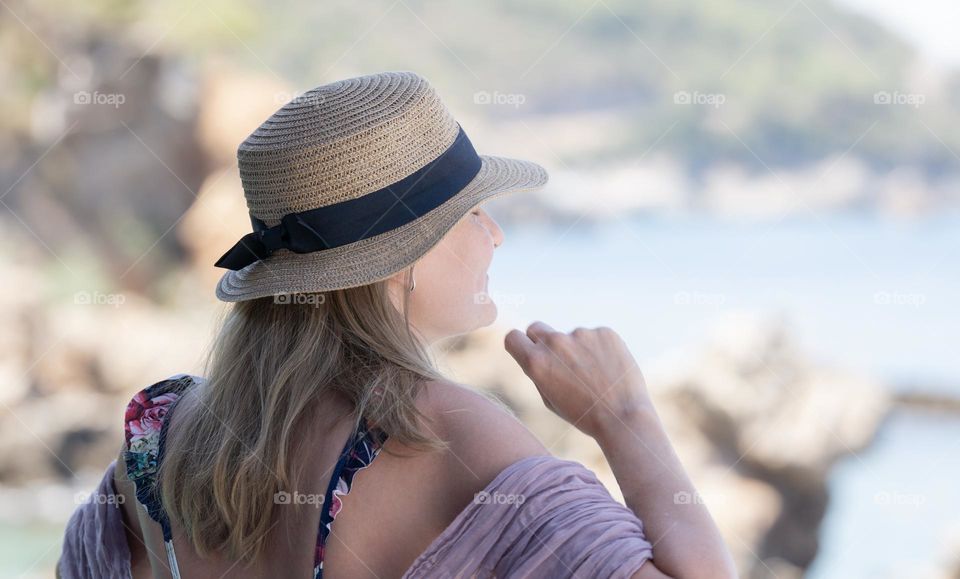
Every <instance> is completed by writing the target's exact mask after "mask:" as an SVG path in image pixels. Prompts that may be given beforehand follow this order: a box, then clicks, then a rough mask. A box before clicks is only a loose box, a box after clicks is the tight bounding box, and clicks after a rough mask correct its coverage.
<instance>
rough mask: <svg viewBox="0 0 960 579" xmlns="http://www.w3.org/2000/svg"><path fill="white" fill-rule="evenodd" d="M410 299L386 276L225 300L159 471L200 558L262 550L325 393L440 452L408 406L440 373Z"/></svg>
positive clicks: (246, 556) (298, 470) (395, 435)
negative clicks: (419, 333)
mask: <svg viewBox="0 0 960 579" xmlns="http://www.w3.org/2000/svg"><path fill="white" fill-rule="evenodd" d="M411 274H412V271H410V270H408V272H407V280H408V281H409V279H410V275H411ZM408 302H409V294H408V293H407V292H404V298H403V300H402V307H401V309H400V311H398V308H397V307H396V306H395V305H394V304H393V302H392V301H391V300H390V297H389V294H388V287H387V283H386V281H382V282H377V283H374V284H369V285H364V286H360V287H355V288H349V289H344V290H337V291H332V292H325V293H322V294H320V293H303V294H286V295H285V296H284V295H281V296H279V297H278V296H270V297H264V298H259V299H253V300H248V301H241V302H237V303H235V304H232V306H230V307H229V309H228V310H227V311H226V315H225V316H224V317H223V318H222V320H221V323H220V327H219V331H218V332H217V334H216V337H215V338H214V340H213V342H212V345H211V347H210V349H209V350H208V352H207V356H206V359H205V361H204V374H205V377H206V383H205V385H204V387H203V389H202V392H201V393H199V394H197V395H198V396H199V397H200V398H199V400H198V401H197V404H192V405H190V406H189V407H190V408H192V410H190V411H185V412H181V413H179V415H177V416H175V417H174V420H175V422H176V423H177V426H176V428H175V429H173V430H172V431H171V435H170V436H169V437H168V439H167V441H166V452H165V456H164V460H163V464H162V465H161V467H160V472H159V479H160V492H161V495H162V500H163V504H164V506H165V507H166V509H167V510H168V512H169V514H170V517H171V518H172V519H173V520H174V521H176V522H177V523H178V524H179V525H180V526H181V527H182V528H183V530H184V531H185V533H186V535H187V536H188V537H189V539H190V541H191V542H192V544H193V546H194V549H195V550H196V552H197V553H198V554H199V555H200V556H209V555H212V554H215V553H219V554H222V555H226V556H228V557H229V558H231V559H234V560H240V561H245V562H247V563H252V562H253V561H254V560H255V559H257V558H258V557H259V556H260V555H261V554H262V552H263V550H264V547H265V543H266V539H267V536H268V531H269V529H270V528H271V525H272V519H273V516H274V515H275V513H274V508H276V506H277V505H276V504H275V500H274V496H275V493H277V492H278V491H281V490H286V489H291V488H295V486H294V485H295V484H296V481H299V480H301V479H300V477H301V475H302V474H303V472H304V468H305V467H306V466H307V465H306V464H298V463H303V462H304V461H297V460H295V458H294V457H295V456H296V454H297V449H298V448H299V447H298V446H297V443H298V442H299V441H301V440H302V439H304V438H305V437H304V436H303V432H304V430H302V429H308V428H310V425H309V424H307V423H308V422H309V421H310V418H311V411H312V410H315V409H316V408H317V407H318V405H321V406H322V404H323V401H324V400H325V399H328V397H330V396H340V397H342V398H343V399H345V400H348V401H349V402H351V403H352V406H353V409H354V411H355V415H354V421H355V422H354V424H355V425H356V424H357V422H358V421H359V416H364V417H366V418H367V419H369V420H372V421H373V422H375V423H376V424H377V426H379V427H380V428H381V429H383V431H384V432H386V433H387V434H388V435H389V437H390V438H391V439H396V440H397V441H399V442H401V443H403V444H404V445H406V446H409V447H413V448H423V449H428V450H430V449H437V448H441V447H443V445H444V443H443V441H441V440H438V439H437V438H436V437H434V436H430V435H425V434H423V432H422V422H421V420H423V419H424V418H425V417H424V416H423V415H422V414H421V413H420V412H419V411H418V410H417V408H416V406H415V405H414V401H415V399H416V397H417V395H418V392H419V391H420V389H421V388H422V385H423V383H424V381H427V380H432V379H440V378H442V375H441V374H440V372H439V370H438V369H437V365H436V363H435V361H434V359H433V357H432V355H431V353H430V351H429V349H428V347H427V346H425V345H423V344H422V342H420V341H419V340H418V339H417V338H416V337H415V336H414V335H413V330H412V329H411V326H410V324H409V318H408V315H407V306H408ZM174 414H177V413H174ZM298 434H299V436H298Z"/></svg>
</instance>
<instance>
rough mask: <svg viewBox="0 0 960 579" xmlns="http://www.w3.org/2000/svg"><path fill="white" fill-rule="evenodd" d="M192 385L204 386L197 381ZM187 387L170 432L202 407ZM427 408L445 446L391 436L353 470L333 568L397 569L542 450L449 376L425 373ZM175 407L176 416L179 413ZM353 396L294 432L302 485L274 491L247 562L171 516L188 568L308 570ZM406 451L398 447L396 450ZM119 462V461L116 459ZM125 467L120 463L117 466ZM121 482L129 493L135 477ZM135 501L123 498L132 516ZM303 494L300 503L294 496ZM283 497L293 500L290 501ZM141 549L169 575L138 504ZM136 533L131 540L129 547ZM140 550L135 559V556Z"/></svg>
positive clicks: (328, 564)
mask: <svg viewBox="0 0 960 579" xmlns="http://www.w3.org/2000/svg"><path fill="white" fill-rule="evenodd" d="M194 388H203V384H202V383H200V384H197V385H195V386H194ZM197 394H198V392H197V391H196V390H191V391H189V392H187V393H185V394H184V396H183V397H182V398H181V399H180V400H179V401H178V402H177V404H176V411H175V412H172V413H171V414H170V420H169V422H168V424H167V426H166V428H167V436H168V437H177V436H181V435H187V436H189V433H183V432H180V431H178V429H177V425H178V422H182V417H183V415H184V414H186V413H190V412H197V411H198V410H202V408H201V405H202V404H203V403H202V402H201V401H200V400H199V399H198V397H197ZM417 405H418V408H419V409H420V410H421V411H422V412H424V414H425V416H427V417H428V418H430V420H431V422H430V423H429V424H425V425H424V428H425V430H426V432H428V433H430V434H432V435H435V436H437V437H439V438H441V439H443V440H446V441H448V443H449V447H448V448H447V450H443V451H438V452H417V451H415V450H413V449H411V448H409V447H404V446H403V445H401V444H399V443H397V442H396V441H394V440H391V439H387V440H386V442H385V443H384V445H383V448H382V451H381V452H379V453H378V454H376V457H375V459H374V460H372V461H370V462H369V465H368V466H365V467H364V468H362V472H360V471H358V472H357V475H356V477H355V478H353V479H352V481H351V484H350V486H349V494H346V495H343V496H341V497H340V500H341V501H342V509H341V510H339V511H337V512H336V518H335V521H333V523H332V524H331V527H330V533H329V536H327V538H326V541H325V545H324V548H323V551H324V553H323V574H324V576H325V577H326V578H327V579H330V578H333V579H336V578H337V577H379V578H386V577H399V576H401V575H402V573H403V571H405V570H406V569H408V568H409V567H410V566H411V565H412V564H413V562H414V561H415V560H416V558H417V557H418V556H419V555H420V554H421V553H422V552H423V551H425V550H426V549H427V548H428V547H429V546H430V544H431V543H432V542H433V541H434V539H436V538H437V537H438V536H439V535H440V534H441V533H442V532H443V530H444V529H445V528H447V527H448V526H449V525H450V523H451V522H452V521H453V520H454V519H455V518H456V516H457V515H458V514H459V513H460V512H461V511H462V510H463V509H464V508H465V507H467V506H468V505H469V504H470V502H471V501H472V500H473V499H474V495H475V493H477V492H479V491H480V490H482V489H483V488H484V487H485V486H486V485H487V484H488V483H489V482H490V481H491V480H493V479H494V478H495V477H496V475H497V474H498V473H500V472H501V471H502V470H503V469H504V468H506V467H507V466H509V465H510V464H512V463H514V462H516V461H517V460H520V459H522V458H524V457H527V456H535V455H545V454H548V452H547V450H546V449H545V448H544V447H543V445H542V444H541V443H540V442H539V441H538V440H537V439H536V438H535V437H534V436H533V435H532V434H531V433H530V432H529V431H528V430H527V429H526V428H525V427H524V426H523V425H521V424H520V423H519V422H518V421H517V420H516V419H514V418H513V417H512V416H510V415H509V414H508V413H507V412H506V411H504V410H503V409H501V408H499V407H498V406H497V405H496V404H494V403H493V402H491V401H490V400H488V399H486V398H484V397H483V396H481V395H479V394H476V393H474V392H471V391H469V390H467V389H465V388H463V387H461V386H458V385H456V384H453V383H449V382H438V381H434V382H430V383H428V384H426V385H425V387H424V389H423V393H422V395H421V396H420V397H419V398H418V401H417ZM178 417H180V419H181V420H180V421H178ZM353 426H354V421H353V416H352V414H351V413H350V406H349V404H348V403H346V402H345V401H342V400H336V399H328V400H325V401H324V402H323V404H318V405H317V408H316V409H315V411H314V412H313V413H312V415H311V420H310V426H309V428H305V429H304V431H303V432H302V433H299V436H301V437H304V438H305V440H304V444H302V445H300V446H299V450H298V451H297V453H296V454H295V455H294V459H293V460H294V461H297V464H298V465H300V464H302V465H304V467H305V468H304V477H303V481H302V482H301V484H300V488H295V489H290V490H289V491H288V494H287V495H286V496H284V497H281V498H277V499H276V501H275V502H276V503H277V504H278V505H279V508H275V509H274V511H273V512H274V518H273V520H272V521H271V527H270V529H271V530H270V532H269V535H268V538H267V543H266V549H265V550H264V555H263V556H262V558H261V559H260V560H259V561H258V562H257V563H256V564H254V565H253V566H251V567H249V568H247V567H244V566H243V565H241V564H237V563H235V562H234V561H230V560H228V559H226V558H223V557H214V558H208V559H204V558H201V557H199V556H198V555H197V553H196V552H195V551H194V549H193V548H192V546H191V545H190V543H189V541H188V540H187V539H186V537H185V536H183V534H182V531H181V529H180V528H179V527H178V525H177V524H176V522H172V523H171V526H172V533H173V537H174V539H173V542H174V547H175V552H176V557H177V561H178V564H179V568H180V571H181V574H182V575H183V576H184V577H196V576H222V575H224V573H229V576H231V577H239V578H254V577H276V576H278V573H281V572H282V576H285V577H293V578H296V577H304V578H308V577H313V576H314V575H313V569H314V559H315V546H316V544H317V537H318V530H319V528H320V525H321V514H322V512H323V509H324V508H325V506H324V505H323V504H322V503H323V497H324V495H325V494H326V492H327V489H328V485H329V484H330V480H331V476H332V474H333V473H334V470H335V467H336V464H337V461H338V459H339V458H340V453H341V451H343V450H344V446H345V444H346V443H347V441H348V439H350V438H351V437H353V436H354V435H355V434H356V433H355V431H354V429H353ZM394 453H397V454H400V455H402V456H397V455H396V454H394ZM120 464H122V463H118V465H120ZM120 470H121V469H120V468H118V471H120ZM118 489H119V490H120V491H121V492H125V493H128V494H129V495H130V498H131V499H132V498H133V489H132V483H130V482H129V481H122V479H121V482H120V486H118ZM133 503H134V501H133V500H131V501H128V502H127V503H125V505H126V509H127V514H128V516H129V515H131V514H133V513H132V512H131V511H132V509H131V508H130V507H131V506H132V505H133ZM294 503H299V506H294ZM287 507H289V508H287ZM134 516H138V519H139V523H140V527H141V529H142V533H143V537H144V540H145V544H146V546H147V549H146V550H140V549H137V550H136V551H140V553H139V554H138V553H137V552H136V551H135V552H134V576H135V577H137V578H139V577H149V576H150V575H149V573H150V571H149V569H150V565H149V564H146V565H145V564H143V563H145V562H146V559H147V552H146V551H149V552H150V553H152V554H153V555H152V556H151V557H150V560H151V562H152V565H153V569H154V573H155V576H156V577H164V576H169V573H168V571H167V569H166V567H167V562H166V556H165V548H164V545H163V540H162V533H161V528H160V526H159V525H158V524H156V523H155V522H153V521H152V520H150V519H149V518H148V517H147V515H146V514H145V513H144V512H143V510H142V509H137V510H136V515H134ZM135 543H136V539H134V541H133V542H131V548H132V549H133V548H134V546H135ZM138 559H140V560H141V561H140V563H139V564H138V561H137V560H138Z"/></svg>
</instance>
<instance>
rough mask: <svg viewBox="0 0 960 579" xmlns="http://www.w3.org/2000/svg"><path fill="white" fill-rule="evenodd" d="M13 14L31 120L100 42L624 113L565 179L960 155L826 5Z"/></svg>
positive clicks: (891, 56) (307, 6) (13, 59)
mask: <svg viewBox="0 0 960 579" xmlns="http://www.w3.org/2000/svg"><path fill="white" fill-rule="evenodd" d="M8 6H9V9H8V10H6V11H4V12H2V14H3V18H2V21H0V26H2V30H3V40H2V48H3V49H4V53H5V55H7V56H6V60H7V66H12V67H13V71H12V72H13V73H14V74H13V75H12V76H13V78H12V80H13V83H14V87H15V91H14V92H15V94H14V95H6V96H4V97H3V99H4V101H5V102H4V103H3V104H4V105H10V106H14V107H19V108H21V109H22V108H24V107H26V106H28V104H29V97H30V96H32V95H35V94H36V93H37V92H38V91H40V90H42V88H43V86H44V85H45V84H47V83H51V82H55V81H56V79H57V77H58V75H63V74H64V73H63V71H62V70H61V69H62V68H63V66H62V65H59V64H58V62H57V60H56V59H55V58H53V55H54V54H57V55H62V54H66V55H70V54H72V53H75V52H79V53H85V54H92V53H95V50H96V49H95V45H96V44H97V43H98V42H101V40H98V39H103V38H111V37H113V38H120V39H122V41H124V42H129V43H131V44H133V45H135V46H138V49H139V50H142V51H143V52H162V53H167V54H174V55H180V56H182V57H183V58H186V59H202V58H206V57H209V56H212V55H214V54H219V55H224V56H227V57H228V58H230V59H232V60H235V61H238V62H241V63H243V64H244V65H246V66H248V67H250V68H252V69H255V70H260V71H262V72H264V73H265V74H269V75H273V76H275V77H277V78H282V79H286V80H288V81H290V82H292V83H293V84H294V85H295V86H297V87H299V88H301V89H304V88H309V87H311V86H315V85H317V84H321V83H323V82H329V81H331V80H334V79H336V78H342V77H343V76H344V75H348V74H361V73H364V72H371V71H374V70H389V69H409V70H416V71H418V72H420V73H422V74H424V75H425V76H427V77H428V78H431V79H432V80H435V81H436V82H437V83H438V84H440V83H442V84H443V85H444V91H445V94H450V96H451V97H452V98H455V99H456V100H457V102H458V103H469V102H470V98H471V95H472V94H473V93H475V92H476V91H478V90H499V91H501V92H509V93H521V94H523V95H524V96H525V97H526V102H525V104H524V106H523V107H522V110H518V111H514V110H503V109H504V108H509V107H501V108H499V109H498V110H492V109H493V108H494V107H490V109H491V110H485V111H480V112H479V114H485V115H489V116H492V117H504V116H506V117H509V116H510V115H514V114H515V115H529V114H537V115H540V114H543V115H546V114H558V113H569V112H577V111H586V110H610V111H615V112H617V114H619V115H622V118H623V119H624V125H623V131H622V134H619V135H611V138H610V146H609V148H608V149H606V150H600V151H597V152H595V153H593V155H594V157H583V156H581V157H579V158H570V159H565V161H569V162H572V163H576V162H592V161H595V160H596V156H600V157H603V158H604V159H609V158H616V157H625V158H629V157H631V156H636V155H638V154H639V153H640V152H642V151H644V150H646V149H647V148H648V147H650V146H651V145H652V144H654V143H658V146H659V147H660V148H662V149H664V150H666V151H668V152H672V153H675V154H676V155H677V156H678V157H679V158H681V159H683V160H684V162H685V163H686V164H687V166H688V167H689V168H690V169H691V170H693V171H695V172H696V171H698V170H700V169H702V168H704V167H707V166H709V165H711V164H713V163H717V162H722V161H733V162H737V163H740V164H743V165H746V166H749V167H752V168H754V169H756V170H762V168H763V167H762V166H763V165H764V164H765V165H769V166H785V165H803V164H806V163H809V162H811V161H815V160H818V159H822V158H824V157H828V156H831V155H841V154H843V153H844V152H845V151H847V149H848V148H850V147H851V146H853V145H854V144H855V143H856V147H857V149H856V154H857V156H859V157H860V158H863V159H864V160H866V161H867V162H868V163H870V164H871V165H872V166H874V168H876V169H880V170H883V169H888V168H890V167H892V166H893V165H895V164H916V165H920V166H922V167H923V168H924V169H925V170H926V171H928V172H930V173H939V172H942V171H944V170H947V169H949V168H952V169H954V170H955V169H956V162H957V159H956V157H955V155H954V154H953V153H952V152H951V149H952V150H953V151H957V150H960V130H957V129H960V115H958V102H960V96H958V91H960V88H958V87H960V81H958V80H957V75H956V73H954V74H953V75H952V76H951V77H949V78H948V79H947V81H946V82H944V83H943V87H944V88H942V89H941V88H937V89H933V88H931V89H930V91H931V92H925V91H926V89H923V91H924V92H923V94H924V97H925V98H926V103H925V104H924V105H923V106H922V107H920V108H918V109H917V108H912V107H910V106H906V105H886V106H884V105H877V104H875V103H874V95H875V94H876V93H877V92H879V91H887V92H890V93H893V92H895V91H896V92H900V93H910V92H912V91H915V90H916V89H912V88H911V86H913V85H912V82H913V77H912V76H911V75H912V74H914V68H915V66H916V64H917V60H916V54H915V52H914V51H913V50H912V49H911V48H910V47H909V46H908V45H907V44H906V43H905V42H903V41H902V40H900V39H898V38H897V37H895V36H893V35H892V34H890V33H889V32H887V31H886V30H885V29H883V28H882V27H880V26H878V25H877V24H875V23H873V22H872V21H870V20H868V19H866V18H864V17H861V16H858V15H853V14H850V13H847V12H844V11H843V10H841V9H840V8H838V7H836V6H835V5H834V4H831V3H829V2H827V1H826V0H803V1H799V0H769V1H765V2H760V1H757V0H730V1H727V2H716V1H712V0H682V1H676V2H655V1H653V0H629V1H628V0H578V1H571V0H568V1H561V2H557V1H554V2H547V1H545V0H530V1H526V2H516V1H510V2H508V1H506V0H493V1H489V2H484V3H477V2H468V1H466V0H456V1H448V2H439V1H437V0H385V1H383V2H379V3H356V2H349V1H346V0H332V1H328V2H324V3H303V2H293V1H291V0H273V1H270V2H267V1H264V0H243V1H239V2H237V1H228V0H214V1H212V2H207V1H203V2H200V1H198V0H172V1H170V2H163V3H156V2H144V1H132V0H94V1H90V2H83V3H75V2H67V1H65V0H38V1H35V2H31V3H29V4H27V3H24V2H20V3H18V2H11V3H10V4H8ZM14 13H16V14H17V15H19V16H16V17H13V14H14ZM19 19H22V22H19V21H18V20H19ZM24 24H27V25H29V27H30V28H31V29H33V31H34V32H35V33H36V34H34V32H30V31H28V30H26V28H25V26H24ZM41 38H42V39H43V40H41ZM44 45H47V46H44ZM64 60H65V61H69V60H70V59H69V58H65V59H64ZM10 73H11V71H10V70H8V71H7V74H6V75H5V76H10ZM454 80H455V82H454ZM450 86H453V87H454V88H453V89H451V90H448V89H447V87H450ZM457 91H459V94H456V93H457ZM678 91H687V92H689V93H694V92H696V93H700V94H721V95H723V96H724V98H725V102H724V103H723V104H722V105H721V106H720V107H718V108H715V107H712V106H703V105H700V106H689V105H687V106H684V105H678V104H676V103H675V102H674V95H675V94H676V93H677V92H678ZM17 95H19V96H17ZM8 110H10V109H9V108H8ZM14 118H16V117H14ZM8 120H9V119H8ZM494 120H496V119H494ZM5 122H6V121H5ZM860 137H862V139H861V140H859V141H857V139H858V138H860ZM941 141H942V142H941ZM945 145H946V146H945Z"/></svg>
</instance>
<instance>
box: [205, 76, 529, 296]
mask: <svg viewBox="0 0 960 579" xmlns="http://www.w3.org/2000/svg"><path fill="white" fill-rule="evenodd" d="M237 158H238V161H239V168H240V178H241V181H242V183H243V190H244V196H245V197H246V200H247V208H248V209H249V212H250V220H251V223H252V225H253V230H254V231H253V232H252V233H248V234H247V235H245V236H244V237H243V238H242V239H240V241H238V242H237V243H236V244H235V245H234V246H233V247H232V248H230V249H229V250H228V251H227V252H226V253H225V254H224V255H223V257H221V258H220V259H219V260H218V261H217V264H216V265H217V267H223V268H226V269H228V270H229V271H227V272H226V273H225V274H224V275H223V277H222V278H221V279H220V282H219V284H218V285H217V298H219V299H220V300H223V301H226V302H236V301H242V300H249V299H253V298H258V297H263V296H269V295H276V294H285V293H296V292H318V291H329V290H334V289H340V288H348V287H355V286H360V285H364V284H369V283H373V282H375V281H378V280H382V279H385V278H387V277H389V276H390V275H391V274H393V273H396V272H397V271H400V270H402V269H404V268H406V267H408V266H410V265H411V264H413V263H414V262H415V261H416V260H417V259H418V258H420V257H421V256H423V255H424V254H425V253H427V251H429V250H430V249H431V248H432V247H434V245H436V243H437V242H438V241H440V239H441V238H442V237H443V235H444V234H445V233H446V232H447V231H448V230H449V229H450V228H451V227H453V226H454V225H455V224H456V223H457V222H458V221H459V220H460V219H461V218H462V217H463V216H464V215H466V214H467V213H469V212H470V211H471V210H472V209H473V208H474V207H476V206H477V205H479V204H480V203H482V202H483V201H486V200H488V199H492V198H495V197H499V196H501V195H504V194H507V193H512V192H516V191H523V190H530V189H535V188H539V187H541V186H543V185H544V184H545V183H546V182H547V173H546V171H545V170H544V169H543V168H542V167H540V166H539V165H537V164H536V163H532V162H529V161H522V160H517V159H510V158H505V157H493V156H488V155H478V154H477V153H476V151H475V150H474V148H473V145H472V144H471V143H470V140H469V139H468V138H467V136H466V133H465V132H464V131H463V129H462V128H461V127H460V125H459V123H457V121H456V120H454V118H453V116H452V115H451V114H450V112H449V111H448V110H447V108H446V106H444V104H443V102H442V101H441V100H440V97H439V96H438V95H437V93H436V91H435V90H434V89H433V87H431V86H430V84H429V83H428V82H427V81H426V79H424V78H423V77H421V76H419V75H417V74H415V73H412V72H384V73H379V74H371V75H367V76H360V77H356V78H349V79H345V80H340V81H337V82H333V83H331V84H326V85H323V86H319V87H317V88H314V89H312V90H310V91H308V92H306V93H304V94H303V95H301V96H299V97H297V98H295V99H293V100H292V101H291V102H289V103H287V104H286V105H284V106H283V107H282V108H281V109H280V110H278V111H277V112H275V113H274V114H273V115H272V116H271V117H270V118H269V119H267V120H266V121H264V123H263V124H262V125H260V126H259V127H258V128H257V129H256V130H255V131H254V132H253V133H252V134H251V135H250V136H248V137H247V138H246V139H245V140H244V141H243V143H241V144H240V147H239V149H238V151H237Z"/></svg>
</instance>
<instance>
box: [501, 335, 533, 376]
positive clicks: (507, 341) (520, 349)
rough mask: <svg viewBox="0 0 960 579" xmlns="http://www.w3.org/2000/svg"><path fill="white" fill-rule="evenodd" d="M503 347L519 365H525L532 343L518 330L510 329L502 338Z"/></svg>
mask: <svg viewBox="0 0 960 579" xmlns="http://www.w3.org/2000/svg"><path fill="white" fill-rule="evenodd" d="M503 347H504V348H505V349H506V350H507V353H508V354H510V355H511V356H513V358H514V359H515V360H516V361H517V362H519V363H520V366H521V367H526V365H527V361H528V360H529V358H530V351H531V350H532V349H533V347H534V343H533V342H532V341H530V338H528V337H527V335H526V334H524V333H523V332H521V331H520V330H510V331H509V332H507V335H506V337H505V338H504V339H503Z"/></svg>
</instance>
